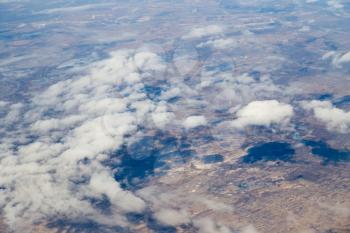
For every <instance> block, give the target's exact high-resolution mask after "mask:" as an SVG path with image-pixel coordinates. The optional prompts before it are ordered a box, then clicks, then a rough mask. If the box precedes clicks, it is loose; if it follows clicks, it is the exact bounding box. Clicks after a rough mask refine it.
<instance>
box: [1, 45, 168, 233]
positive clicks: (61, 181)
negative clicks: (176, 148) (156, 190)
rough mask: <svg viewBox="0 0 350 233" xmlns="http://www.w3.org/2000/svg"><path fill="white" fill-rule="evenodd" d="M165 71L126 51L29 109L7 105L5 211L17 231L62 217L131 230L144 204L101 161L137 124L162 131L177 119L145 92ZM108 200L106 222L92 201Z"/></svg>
mask: <svg viewBox="0 0 350 233" xmlns="http://www.w3.org/2000/svg"><path fill="white" fill-rule="evenodd" d="M163 66H164V64H162V61H161V59H160V58H159V57H158V56H157V55H155V54H153V53H146V52H141V53H135V52H133V51H129V50H121V51H117V52H114V53H112V54H111V56H110V57H109V58H108V59H105V60H102V61H99V62H96V63H94V64H92V65H91V66H90V72H88V73H87V74H86V75H83V76H81V77H75V78H72V79H67V80H64V81H60V82H58V83H56V84H53V85H52V86H50V87H49V88H48V89H47V90H46V91H44V92H42V93H38V94H37V95H35V96H34V97H33V98H32V99H31V100H30V101H29V102H28V103H26V104H22V103H15V104H12V105H10V104H8V105H7V107H6V108H7V114H6V115H5V116H4V118H3V119H2V120H1V121H0V124H1V127H3V128H6V127H12V128H11V130H8V131H6V132H4V133H5V134H6V135H5V136H4V137H2V138H1V139H0V148H1V150H2V153H1V158H2V159H1V160H0V187H1V189H0V193H1V195H0V205H1V207H2V210H3V216H4V217H5V219H6V222H7V224H8V225H9V227H10V228H11V229H13V230H15V231H16V232H30V231H31V229H30V228H28V226H31V225H32V224H33V223H34V222H40V221H41V220H47V219H51V218H55V219H59V218H60V217H62V218H68V219H82V218H83V219H85V220H88V219H90V220H92V221H96V222H98V223H100V224H107V225H110V226H126V225H127V224H128V222H127V220H126V218H125V213H128V212H142V211H143V209H144V208H145V202H144V201H143V200H142V199H141V198H140V197H138V196H137V195H135V194H134V193H132V192H130V191H127V190H124V189H122V188H121V187H120V185H119V183H118V182H116V181H115V179H114V175H113V171H112V170H111V169H110V168H108V167H106V166H104V165H103V161H104V160H105V159H108V157H109V155H110V154H111V152H113V151H115V150H117V149H118V148H119V147H120V146H121V145H122V144H123V143H124V142H126V140H127V139H126V138H125V137H126V136H127V135H129V136H130V135H134V134H135V133H136V132H137V129H138V126H139V125H143V126H144V127H151V128H153V127H164V126H165V125H166V124H167V123H168V122H169V119H171V117H172V116H173V115H172V113H171V112H168V111H167V108H166V106H165V105H164V103H162V102H160V103H158V102H153V101H152V100H150V99H149V98H148V97H147V95H146V94H145V93H144V85H143V83H142V79H143V78H144V75H147V74H148V73H149V72H151V71H157V70H161V69H163V68H164V67H163ZM104 198H107V199H108V201H109V202H108V203H109V204H108V205H109V207H108V208H109V209H110V212H111V213H110V215H109V216H108V218H106V217H105V216H103V215H102V213H101V210H100V209H99V208H98V207H97V206H95V205H94V204H93V201H92V200H103V199H104ZM106 208H107V207H106Z"/></svg>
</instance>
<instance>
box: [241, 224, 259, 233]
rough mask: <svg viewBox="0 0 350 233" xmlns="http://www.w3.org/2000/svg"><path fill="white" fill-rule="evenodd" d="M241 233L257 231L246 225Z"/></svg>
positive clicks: (256, 232) (254, 232)
mask: <svg viewBox="0 0 350 233" xmlns="http://www.w3.org/2000/svg"><path fill="white" fill-rule="evenodd" d="M241 233H258V231H257V230H256V229H255V227H254V226H253V225H248V226H246V227H243V228H242V230H241Z"/></svg>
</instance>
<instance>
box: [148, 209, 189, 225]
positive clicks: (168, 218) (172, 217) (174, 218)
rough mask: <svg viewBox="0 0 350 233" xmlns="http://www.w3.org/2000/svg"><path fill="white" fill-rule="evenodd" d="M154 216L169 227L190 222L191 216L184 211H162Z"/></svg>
mask: <svg viewBox="0 0 350 233" xmlns="http://www.w3.org/2000/svg"><path fill="white" fill-rule="evenodd" d="M154 216H155V218H156V219H157V220H158V221H159V222H160V223H162V224H164V225H169V226H178V225H181V224H185V223H188V222H189V221H190V216H189V214H188V213H187V212H186V210H183V209H181V210H176V209H160V210H158V211H157V212H156V213H155V214H154Z"/></svg>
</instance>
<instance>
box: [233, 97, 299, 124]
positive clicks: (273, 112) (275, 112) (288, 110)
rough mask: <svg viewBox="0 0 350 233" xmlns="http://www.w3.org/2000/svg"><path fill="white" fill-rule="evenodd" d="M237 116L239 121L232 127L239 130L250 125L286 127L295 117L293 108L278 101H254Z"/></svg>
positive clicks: (239, 111) (235, 121)
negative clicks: (279, 125) (278, 125)
mask: <svg viewBox="0 0 350 233" xmlns="http://www.w3.org/2000/svg"><path fill="white" fill-rule="evenodd" d="M236 116H237V119H235V120H234V121H233V122H232V126H233V127H235V128H238V129H242V128H245V127H246V126H250V125H262V126H271V125H272V124H282V125H285V124H287V123H288V122H289V121H290V119H291V117H292V116H293V108H292V106H290V105H289V104H285V103H280V102H278V101H277V100H263V101H253V102H250V103H249V104H248V105H247V106H245V107H243V108H241V109H240V110H238V112H237V113H236Z"/></svg>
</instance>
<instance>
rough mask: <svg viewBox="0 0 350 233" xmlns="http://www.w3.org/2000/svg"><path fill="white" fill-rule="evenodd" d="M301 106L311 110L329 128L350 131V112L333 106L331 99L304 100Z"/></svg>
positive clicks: (339, 131) (333, 130)
mask: <svg viewBox="0 0 350 233" xmlns="http://www.w3.org/2000/svg"><path fill="white" fill-rule="evenodd" d="M301 106H302V107H303V108H304V109H306V110H311V111H312V112H313V114H314V117H315V118H316V119H318V120H319V121H321V122H322V123H324V124H325V125H326V127H327V130H329V131H332V132H338V133H348V132H350V112H346V111H344V110H342V109H340V108H337V107H335V106H333V104H332V103H331V102H329V101H319V100H312V101H309V102H306V101H304V102H302V103H301Z"/></svg>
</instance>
